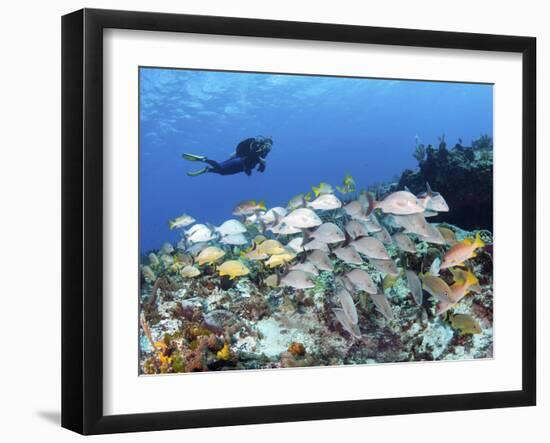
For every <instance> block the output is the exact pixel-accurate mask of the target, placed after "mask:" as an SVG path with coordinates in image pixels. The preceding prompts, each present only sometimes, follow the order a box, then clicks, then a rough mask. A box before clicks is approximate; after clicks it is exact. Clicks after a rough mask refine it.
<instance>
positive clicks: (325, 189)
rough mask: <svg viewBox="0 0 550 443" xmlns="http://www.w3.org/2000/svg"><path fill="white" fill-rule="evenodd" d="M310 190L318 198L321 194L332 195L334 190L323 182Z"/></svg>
mask: <svg viewBox="0 0 550 443" xmlns="http://www.w3.org/2000/svg"><path fill="white" fill-rule="evenodd" d="M311 190H312V191H313V193H314V194H315V197H319V196H320V195H323V194H334V188H333V187H332V186H331V185H329V184H328V183H325V182H321V183H319V186H312V187H311Z"/></svg>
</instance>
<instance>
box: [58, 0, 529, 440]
mask: <svg viewBox="0 0 550 443" xmlns="http://www.w3.org/2000/svg"><path fill="white" fill-rule="evenodd" d="M535 48H536V42H535V39H534V38H530V37H515V36H496V35H483V34H464V33H451V32H435V31H420V30H409V29H388V28H373V27H358V26H347V25H335V24H319V23H298V22H280V21H270V20H256V19H242V18H228V17H208V16H190V15H175V14H158V13H145V12H123V11H107V10H91V9H84V10H81V11H77V12H74V13H72V14H69V15H66V16H64V17H63V22H62V55H63V67H62V76H63V78H62V86H63V94H62V105H63V115H62V117H63V119H62V120H63V127H62V135H63V137H62V142H63V146H62V152H63V155H62V160H63V165H62V171H63V217H62V218H63V228H62V231H63V245H62V250H63V294H62V308H63V312H62V322H63V324H62V334H63V338H62V344H63V346H62V370H63V374H62V380H63V383H62V401H63V404H62V425H63V426H64V427H66V428H69V429H72V430H74V431H77V432H80V433H83V434H100V433H114V432H131V431H146V430H160V429H176V428H191V427H201V426H224V425H236V424H252V423H271V422H282V421H299V420H316V419H328V418H345V417H360V416H375V415H387V414H410V413H421V412H433V411H453V410H464V409H483V408H497V407H513V406H529V405H534V404H535V400H536V395H535V392H536V373H535V366H536V364H535V363H536V355H535V349H536V342H535V330H536V325H535V306H536V300H535V297H536V288H535V257H536V251H535V247H536V238H535V232H536V216H535V201H536V185H535V183H536V180H535V169H536V168H535V165H536V163H535V161H536V159H535V130H536V127H535V109H536V106H535ZM510 232H514V233H515V234H514V235H513V236H512V238H510V235H509V233H510ZM473 374H475V376H473ZM411 380H414V383H411Z"/></svg>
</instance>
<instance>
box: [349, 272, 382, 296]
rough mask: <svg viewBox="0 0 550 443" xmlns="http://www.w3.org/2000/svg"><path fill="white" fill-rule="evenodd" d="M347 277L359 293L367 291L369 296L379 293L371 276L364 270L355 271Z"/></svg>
mask: <svg viewBox="0 0 550 443" xmlns="http://www.w3.org/2000/svg"><path fill="white" fill-rule="evenodd" d="M345 277H346V278H347V279H348V280H349V281H350V282H351V283H352V284H353V286H354V287H355V289H357V290H359V291H365V292H367V293H369V294H376V293H377V292H378V288H377V287H376V285H375V284H374V282H373V281H372V279H371V278H370V275H369V274H368V273H367V272H366V271H363V270H362V269H353V270H352V271H350V272H348V273H347V274H346V275H345Z"/></svg>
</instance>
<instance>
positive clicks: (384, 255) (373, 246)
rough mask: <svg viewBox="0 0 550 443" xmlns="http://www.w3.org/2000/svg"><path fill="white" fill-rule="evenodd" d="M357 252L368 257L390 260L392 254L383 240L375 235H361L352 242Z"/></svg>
mask: <svg viewBox="0 0 550 443" xmlns="http://www.w3.org/2000/svg"><path fill="white" fill-rule="evenodd" d="M350 244H351V246H353V247H354V248H355V249H356V250H357V252H359V253H361V254H363V255H366V256H367V257H368V258H374V259H379V260H389V259H390V256H389V254H388V251H386V248H385V247H384V245H383V244H382V242H381V241H380V240H378V239H376V238H373V237H361V238H359V239H357V240H355V241H353V242H351V243H350Z"/></svg>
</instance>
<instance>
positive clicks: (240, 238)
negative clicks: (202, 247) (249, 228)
mask: <svg viewBox="0 0 550 443" xmlns="http://www.w3.org/2000/svg"><path fill="white" fill-rule="evenodd" d="M220 243H223V244H225V245H233V246H240V245H246V244H247V243H248V239H247V238H246V237H245V236H244V235H243V234H232V235H226V236H225V237H223V238H222V239H221V240H220Z"/></svg>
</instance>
